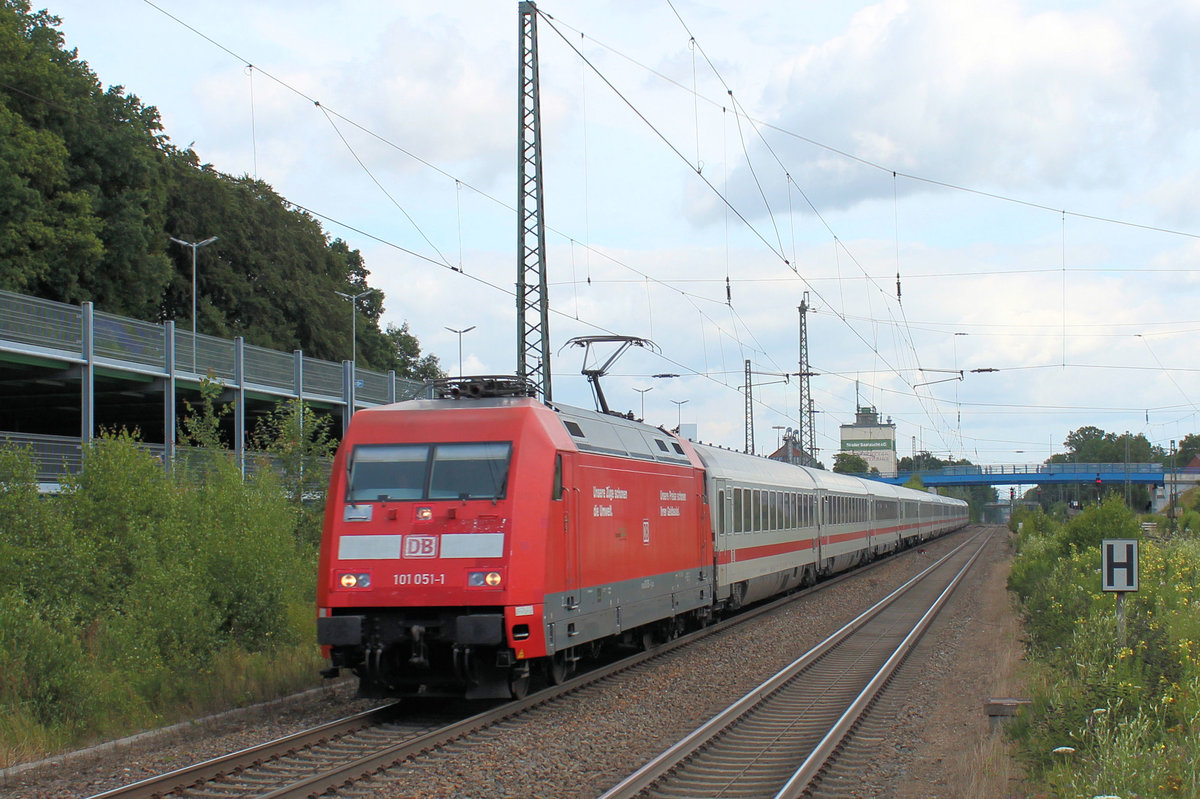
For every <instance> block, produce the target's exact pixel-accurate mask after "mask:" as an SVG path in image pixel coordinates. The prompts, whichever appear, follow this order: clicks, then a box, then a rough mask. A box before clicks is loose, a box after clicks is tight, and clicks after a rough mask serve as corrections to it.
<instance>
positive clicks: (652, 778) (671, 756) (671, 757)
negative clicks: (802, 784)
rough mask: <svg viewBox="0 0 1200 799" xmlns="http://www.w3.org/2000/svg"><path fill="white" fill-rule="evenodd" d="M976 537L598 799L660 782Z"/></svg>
mask: <svg viewBox="0 0 1200 799" xmlns="http://www.w3.org/2000/svg"><path fill="white" fill-rule="evenodd" d="M980 535H981V534H976V535H975V536H972V537H971V538H970V539H968V540H967V541H964V542H963V543H962V544H960V545H958V546H957V547H955V548H954V549H953V550H951V551H950V552H948V553H947V554H946V555H944V556H943V557H942V558H940V559H938V560H937V561H935V562H934V563H933V564H931V565H930V566H928V567H927V568H926V569H924V570H923V571H921V572H920V573H919V574H917V575H916V576H914V577H912V578H911V579H909V580H908V581H906V582H905V583H903V584H902V585H901V586H900V587H898V588H896V589H895V590H894V591H892V592H891V593H889V594H888V595H887V596H886V597H884V598H883V599H881V600H880V601H879V602H877V603H876V604H875V605H873V606H872V607H871V608H868V609H867V610H865V611H863V612H862V613H861V614H859V615H858V616H856V617H855V618H854V619H852V620H851V621H849V622H847V623H846V624H845V625H843V626H842V627H841V628H840V629H838V630H837V631H835V632H834V633H832V634H831V635H830V636H829V637H827V638H826V639H825V640H824V641H822V642H821V643H819V644H817V646H815V647H813V648H812V649H810V650H809V651H808V652H806V653H805V654H803V655H801V656H800V658H798V659H797V660H795V661H794V662H793V663H791V664H790V665H788V666H787V667H785V668H784V669H782V670H780V671H779V672H778V673H776V674H775V675H774V676H773V677H771V678H770V679H768V680H767V681H766V682H764V683H763V684H761V685H760V686H758V687H757V688H755V689H754V690H753V691H750V692H749V693H747V694H746V695H745V696H743V697H742V698H741V699H739V700H738V701H736V702H735V703H733V704H732V705H730V706H729V707H728V708H726V709H725V710H723V711H721V712H720V713H719V714H717V715H716V716H714V717H713V718H712V719H710V720H709V721H708V722H706V723H705V724H703V725H701V726H700V727H699V728H697V729H696V730H694V731H693V732H691V733H690V734H688V735H687V736H686V737H684V738H683V739H682V740H680V741H678V742H677V743H675V744H674V745H672V746H671V747H670V748H668V749H667V750H665V751H664V752H662V753H661V754H660V755H658V756H657V757H655V758H654V759H653V760H651V761H649V762H648V763H646V764H645V765H643V766H642V767H641V768H639V769H638V770H637V771H635V772H633V773H632V774H630V775H629V776H627V777H626V778H625V779H623V780H622V781H621V782H619V783H617V784H616V785H614V786H613V787H611V788H610V789H609V790H608V791H606V792H605V793H603V794H602V795H601V797H600V799H628V798H629V797H633V796H637V795H639V794H641V793H643V792H645V791H647V790H648V789H649V788H651V786H653V785H654V784H655V783H656V782H658V781H660V780H661V779H663V778H664V777H665V776H667V775H668V774H669V773H670V772H672V771H673V770H674V769H675V768H676V767H678V766H679V765H680V764H681V763H683V762H685V761H686V760H687V759H688V758H690V757H691V756H692V755H693V754H694V753H695V752H697V751H698V750H699V749H701V748H702V747H703V746H704V745H705V744H706V743H707V742H708V741H711V740H713V739H714V738H716V737H718V736H719V735H721V734H722V733H723V732H724V731H726V730H728V729H729V728H731V727H732V726H734V725H735V724H737V722H738V721H739V719H741V718H743V717H744V716H746V714H747V713H749V712H750V711H752V710H754V709H756V708H758V707H759V706H761V705H762V704H764V703H765V702H767V701H769V700H770V698H771V697H772V696H773V695H775V694H777V693H778V692H779V691H780V689H782V688H783V687H784V686H785V685H787V684H788V683H789V682H791V681H792V680H794V679H795V678H796V676H797V675H798V674H800V673H801V672H803V671H805V670H807V669H808V668H810V667H811V666H812V665H813V664H815V663H817V662H818V661H820V660H821V659H823V658H824V657H825V656H826V655H827V654H829V653H830V652H831V651H832V650H834V649H835V648H836V647H838V646H840V645H841V644H843V643H844V642H845V641H846V640H847V639H848V638H850V637H851V636H852V635H853V634H854V633H856V632H858V631H859V630H860V629H861V628H862V627H864V626H865V625H867V624H868V623H869V622H871V621H872V620H873V619H874V618H875V617H877V616H878V615H879V614H880V613H881V612H883V611H884V610H885V609H886V608H887V607H888V606H890V605H891V604H893V603H894V602H895V601H896V600H898V599H899V598H900V597H902V596H903V595H904V594H906V593H907V592H908V591H909V590H910V589H911V588H912V587H914V586H916V585H917V584H918V583H920V582H921V581H922V580H923V579H924V578H925V577H927V576H928V575H929V574H931V573H932V572H933V571H934V570H936V569H938V568H940V567H941V566H942V565H943V564H945V563H946V562H947V561H948V560H950V559H951V558H952V557H954V556H955V555H957V554H958V553H960V552H961V551H962V550H963V549H965V548H966V547H967V546H968V545H970V544H971V542H973V541H975V540H977V539H978V538H979V537H980ZM986 543H987V542H986V540H985V541H984V544H983V545H981V546H980V548H979V550H977V551H976V552H975V553H974V554H973V555H972V556H971V558H970V560H969V563H973V562H974V560H975V558H977V557H978V555H979V552H980V551H982V547H983V546H984V545H986ZM969 563H968V566H969ZM964 568H966V567H964ZM859 573H861V572H859ZM960 573H961V572H960ZM957 579H958V578H956V580H957ZM947 591H948V589H947ZM947 591H943V593H942V596H948V593H947ZM910 635H911V634H910ZM905 640H906V641H907V640H908V638H907V637H906V639H905ZM880 684H882V683H880Z"/></svg>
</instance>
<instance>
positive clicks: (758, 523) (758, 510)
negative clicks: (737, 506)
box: [750, 488, 762, 533]
mask: <svg viewBox="0 0 1200 799" xmlns="http://www.w3.org/2000/svg"><path fill="white" fill-rule="evenodd" d="M752 504H753V505H754V508H753V512H754V519H753V521H754V523H753V524H751V525H750V529H751V530H753V531H754V532H756V533H757V532H758V531H759V530H761V529H762V491H760V490H759V489H757V488H756V489H754V494H753V497H752Z"/></svg>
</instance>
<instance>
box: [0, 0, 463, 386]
mask: <svg viewBox="0 0 1200 799" xmlns="http://www.w3.org/2000/svg"><path fill="white" fill-rule="evenodd" d="M59 25H60V20H59V19H58V18H57V17H55V16H52V15H50V14H48V13H46V12H44V11H38V12H36V13H35V12H31V11H30V6H29V2H28V0H0V288H4V289H9V290H12V291H19V292H24V293H28V294H34V295H36V296H39V297H44V298H47V299H53V300H59V301H63V302H69V303H78V302H82V301H88V300H90V301H93V302H95V303H96V304H97V306H98V307H99V308H101V309H102V310H104V311H108V312H110V313H118V314H124V315H128V316H133V317H136V318H140V319H147V320H151V321H164V320H167V319H171V320H175V321H185V320H186V321H187V322H189V323H190V322H191V321H192V320H191V317H192V306H193V301H194V302H195V305H196V310H197V313H196V316H197V319H196V320H195V323H196V327H197V329H198V330H200V331H201V332H204V333H208V334H211V335H219V336H223V337H233V336H242V337H244V338H245V339H246V341H247V342H249V343H251V344H257V345H259V346H264V347H272V348H276V349H282V350H285V351H286V350H293V349H302V350H304V352H305V354H307V355H310V356H312V357H315V358H322V359H327V360H343V359H349V358H350V357H351V352H352V351H353V350H352V346H353V349H354V350H357V353H358V360H359V363H360V364H361V365H362V366H364V367H367V368H372V369H378V370H387V369H396V370H397V371H398V372H399V373H400V374H403V375H411V376H414V377H418V378H421V377H430V376H436V375H437V374H440V372H439V370H438V367H437V360H436V358H429V357H425V358H422V357H421V356H420V345H419V343H417V341H416V338H415V337H414V336H413V335H412V334H411V333H410V332H409V331H408V329H407V326H404V327H402V328H401V329H400V333H399V334H389V333H387V332H385V331H383V330H380V328H379V320H380V317H381V315H382V313H383V305H384V296H383V294H382V293H381V292H378V291H375V292H369V293H366V294H365V295H364V296H363V297H361V298H360V299H359V300H357V301H356V303H355V307H354V316H353V318H354V320H355V323H354V324H353V325H352V323H351V318H352V317H351V314H350V313H349V312H348V309H347V308H346V303H345V300H343V299H342V298H341V297H339V296H338V295H337V293H336V292H339V291H340V292H343V293H346V294H352V295H356V294H361V293H363V292H368V290H369V288H370V286H369V285H368V283H367V278H368V276H369V272H368V270H367V266H366V264H365V262H364V261H363V258H362V255H361V253H359V251H358V250H355V249H353V248H351V247H350V246H349V245H348V244H347V243H346V242H344V241H341V240H339V239H332V240H331V239H330V237H329V236H328V235H327V234H326V233H325V232H324V231H323V230H322V229H321V225H320V223H319V222H318V221H317V220H316V219H315V218H314V217H313V216H312V215H311V214H309V213H307V212H306V211H304V210H303V209H300V208H297V207H295V206H293V205H291V204H290V203H288V202H287V201H286V200H285V199H284V198H282V197H280V196H279V195H278V194H276V193H275V191H274V190H273V189H272V188H271V187H270V186H269V185H268V184H267V183H265V182H263V181H260V180H255V179H252V178H250V177H248V176H245V175H243V176H241V177H234V176H230V175H226V174H223V173H221V172H219V171H217V170H215V169H214V168H213V167H212V166H211V165H209V164H202V163H201V162H200V159H199V157H198V156H197V155H196V153H195V152H193V151H192V150H190V149H182V150H181V149H179V148H177V147H175V146H174V145H173V144H171V142H170V139H169V138H168V137H167V136H166V135H164V134H163V132H162V123H161V121H160V119H159V115H158V111H157V110H156V109H155V108H154V107H153V106H149V105H143V104H142V102H141V101H140V100H139V99H138V98H137V97H136V96H134V95H132V94H126V93H125V90H124V89H123V88H122V87H119V86H118V87H112V88H110V89H108V90H104V89H103V87H102V86H101V84H100V82H99V80H98V78H97V76H96V75H95V74H93V73H92V72H91V70H90V69H89V68H88V66H87V64H86V62H84V61H83V60H81V59H80V58H79V57H78V55H77V53H76V52H75V51H74V50H66V49H64V39H63V35H62V33H61V32H60V31H59V29H58V27H59ZM209 236H217V237H218V240H217V241H216V242H215V243H214V244H212V245H210V246H208V247H206V248H204V249H203V250H201V251H199V252H198V253H197V256H198V258H197V264H196V266H197V268H196V274H195V279H196V287H195V292H194V293H195V296H193V286H192V251H191V249H190V248H187V247H182V246H180V245H177V244H174V243H172V242H171V241H170V239H171V237H175V238H179V239H183V240H186V241H196V240H200V239H204V238H207V237H209ZM352 327H354V328H356V333H357V335H356V338H357V341H356V342H355V344H354V345H352V343H351V341H350V334H351V328H352Z"/></svg>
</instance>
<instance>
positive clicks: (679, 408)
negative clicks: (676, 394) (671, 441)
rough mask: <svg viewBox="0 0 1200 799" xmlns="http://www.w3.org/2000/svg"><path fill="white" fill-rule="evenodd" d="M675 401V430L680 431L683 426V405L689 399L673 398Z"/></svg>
mask: <svg viewBox="0 0 1200 799" xmlns="http://www.w3.org/2000/svg"><path fill="white" fill-rule="evenodd" d="M671 402H673V403H675V411H676V416H675V430H676V432H678V431H679V430H681V429H682V428H683V406H684V405H686V404H687V402H688V401H687V400H671Z"/></svg>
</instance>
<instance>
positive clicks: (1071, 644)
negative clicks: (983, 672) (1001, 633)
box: [1009, 499, 1200, 796]
mask: <svg viewBox="0 0 1200 799" xmlns="http://www.w3.org/2000/svg"><path fill="white" fill-rule="evenodd" d="M1017 520H1018V521H1020V522H1021V533H1020V534H1019V536H1018V540H1017V547H1018V553H1017V557H1016V560H1015V562H1014V565H1013V570H1012V574H1011V577H1010V581H1009V585H1010V588H1012V589H1013V590H1014V591H1015V592H1016V593H1017V595H1018V596H1019V598H1020V600H1021V603H1022V610H1023V616H1024V622H1025V628H1026V631H1027V633H1028V635H1029V657H1030V658H1031V660H1032V661H1033V663H1034V664H1035V666H1034V669H1033V674H1034V677H1033V700H1034V702H1033V705H1032V707H1031V708H1030V710H1029V712H1027V713H1025V714H1023V715H1022V716H1021V717H1020V718H1019V719H1018V721H1017V723H1016V724H1015V725H1014V727H1013V733H1014V736H1015V737H1016V739H1017V741H1018V742H1019V743H1020V746H1021V749H1022V753H1023V756H1024V758H1025V760H1026V761H1027V763H1028V764H1029V766H1030V769H1031V776H1032V777H1033V778H1034V779H1035V780H1039V781H1041V782H1042V783H1043V784H1044V786H1045V789H1046V791H1047V795H1049V796H1096V795H1109V794H1111V795H1118V796H1200V771H1198V767H1197V766H1196V764H1197V763H1200V644H1198V642H1200V614H1198V611H1200V543H1198V542H1197V541H1196V539H1195V538H1193V537H1191V536H1178V537H1175V538H1171V539H1167V540H1166V541H1155V540H1151V539H1144V540H1142V541H1141V543H1140V546H1139V555H1140V558H1139V559H1140V590H1139V591H1138V592H1137V593H1134V594H1127V595H1126V613H1127V624H1126V629H1125V638H1124V639H1122V638H1121V635H1120V632H1119V630H1118V625H1117V620H1116V613H1115V597H1114V596H1113V595H1112V594H1106V593H1104V592H1102V591H1101V590H1100V575H1099V567H1100V549H1099V546H1100V542H1101V540H1102V539H1104V538H1140V537H1141V531H1140V527H1139V525H1138V521H1137V519H1136V517H1134V516H1133V515H1132V514H1131V513H1130V512H1129V511H1128V510H1126V509H1125V507H1124V505H1123V504H1122V503H1121V502H1120V501H1119V500H1116V499H1113V500H1110V501H1108V502H1105V503H1104V504H1102V505H1099V506H1093V507H1091V508H1088V509H1087V510H1085V511H1084V513H1082V514H1080V516H1078V517H1077V518H1076V519H1074V520H1072V521H1070V522H1068V523H1066V524H1057V523H1054V522H1052V521H1050V520H1048V519H1047V518H1046V517H1044V516H1042V515H1041V514H1040V513H1033V514H1026V515H1023V516H1019V517H1018V519H1017Z"/></svg>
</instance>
